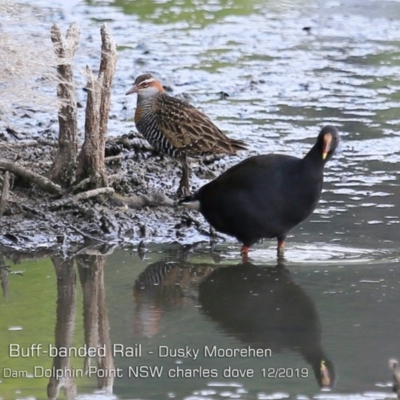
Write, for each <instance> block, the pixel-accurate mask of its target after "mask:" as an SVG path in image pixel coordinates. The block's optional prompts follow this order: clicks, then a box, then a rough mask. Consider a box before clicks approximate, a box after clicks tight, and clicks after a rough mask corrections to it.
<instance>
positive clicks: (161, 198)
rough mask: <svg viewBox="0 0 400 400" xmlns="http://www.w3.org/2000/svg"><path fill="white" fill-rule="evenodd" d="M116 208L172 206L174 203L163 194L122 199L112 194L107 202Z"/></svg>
mask: <svg viewBox="0 0 400 400" xmlns="http://www.w3.org/2000/svg"><path fill="white" fill-rule="evenodd" d="M108 201H109V202H110V203H111V204H114V205H116V206H121V205H127V206H128V207H130V208H142V207H146V206H147V207H156V206H170V207H172V206H174V205H175V202H174V201H173V200H172V199H170V198H169V197H168V196H166V195H165V194H163V193H151V194H149V195H132V196H129V197H123V196H119V195H116V194H114V195H113V196H112V197H111V198H110V199H109V200H108Z"/></svg>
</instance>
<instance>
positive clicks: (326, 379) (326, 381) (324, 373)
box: [320, 361, 331, 388]
mask: <svg viewBox="0 0 400 400" xmlns="http://www.w3.org/2000/svg"><path fill="white" fill-rule="evenodd" d="M320 371H321V386H322V387H324V388H327V387H330V386H331V378H330V376H329V371H328V368H326V365H325V361H321V366H320Z"/></svg>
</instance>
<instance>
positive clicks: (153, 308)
mask: <svg viewBox="0 0 400 400" xmlns="http://www.w3.org/2000/svg"><path fill="white" fill-rule="evenodd" d="M214 269H215V265H209V264H206V265H203V264H191V263H189V262H187V261H184V260H183V259H181V260H171V261H158V262H156V263H154V264H150V265H149V266H148V267H147V268H146V269H145V270H144V271H143V272H142V273H141V274H140V275H139V277H138V278H137V279H136V281H135V285H134V287H133V296H134V298H135V303H136V310H135V319H134V327H133V328H134V332H135V335H137V336H144V337H152V336H154V335H155V334H157V333H158V332H159V325H160V320H161V317H162V315H163V314H164V313H165V312H168V311H169V310H171V309H176V308H178V307H183V306H185V305H186V304H192V303H193V301H196V298H197V293H195V291H196V288H197V286H198V284H199V282H200V281H201V280H202V279H203V278H204V277H205V276H207V275H208V274H210V273H211V272H212V271H213V270H214Z"/></svg>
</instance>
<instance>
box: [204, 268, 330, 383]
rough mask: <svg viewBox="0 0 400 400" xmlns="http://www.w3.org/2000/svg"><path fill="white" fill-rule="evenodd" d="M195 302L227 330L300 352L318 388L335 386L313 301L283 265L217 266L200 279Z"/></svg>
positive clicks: (275, 348) (263, 344)
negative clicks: (310, 368) (311, 370)
mask: <svg viewBox="0 0 400 400" xmlns="http://www.w3.org/2000/svg"><path fill="white" fill-rule="evenodd" d="M199 302H200V304H201V305H202V309H203V312H204V313H205V314H206V315H207V316H208V317H209V318H211V319H212V320H213V321H215V322H216V323H217V324H218V325H219V327H220V328H222V330H223V331H225V332H226V333H228V334H229V335H231V336H233V337H236V338H238V339H239V340H240V341H241V342H243V343H245V344H248V345H250V346H252V347H254V348H264V349H265V348H269V349H271V350H272V353H273V354H274V353H276V352H280V351H283V350H286V349H289V350H293V351H296V352H299V353H300V355H301V356H302V357H303V358H304V360H305V361H306V362H307V363H308V364H309V365H311V367H312V369H313V371H314V374H315V377H316V379H317V382H318V384H319V386H320V387H321V388H332V387H333V386H334V383H335V370H334V365H333V363H332V362H331V361H330V360H329V359H328V357H327V355H326V354H325V352H324V350H323V348H322V344H321V325H320V320H319V317H318V314H317V310H316V308H315V305H314V303H313V301H312V299H311V298H310V297H309V296H308V295H307V293H306V292H305V291H304V290H303V289H302V288H301V287H300V286H299V285H298V284H297V283H295V282H294V281H293V280H292V278H291V276H290V274H289V271H288V270H287V269H286V268H285V267H284V266H283V265H278V266H277V267H274V268H266V267H261V266H256V265H253V264H251V263H250V262H247V263H244V264H239V265H237V266H230V267H226V268H220V269H218V270H215V271H214V272H213V273H211V274H210V275H208V276H207V277H206V278H205V279H204V281H203V282H202V283H201V284H200V286H199Z"/></svg>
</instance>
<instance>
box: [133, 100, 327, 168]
mask: <svg viewBox="0 0 400 400" xmlns="http://www.w3.org/2000/svg"><path fill="white" fill-rule="evenodd" d="M127 94H128V93H127ZM332 139H333V137H332V135H331V134H330V133H328V134H326V135H325V136H324V145H323V147H322V159H323V160H325V159H326V157H327V156H328V153H329V152H330V151H331V144H332Z"/></svg>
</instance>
